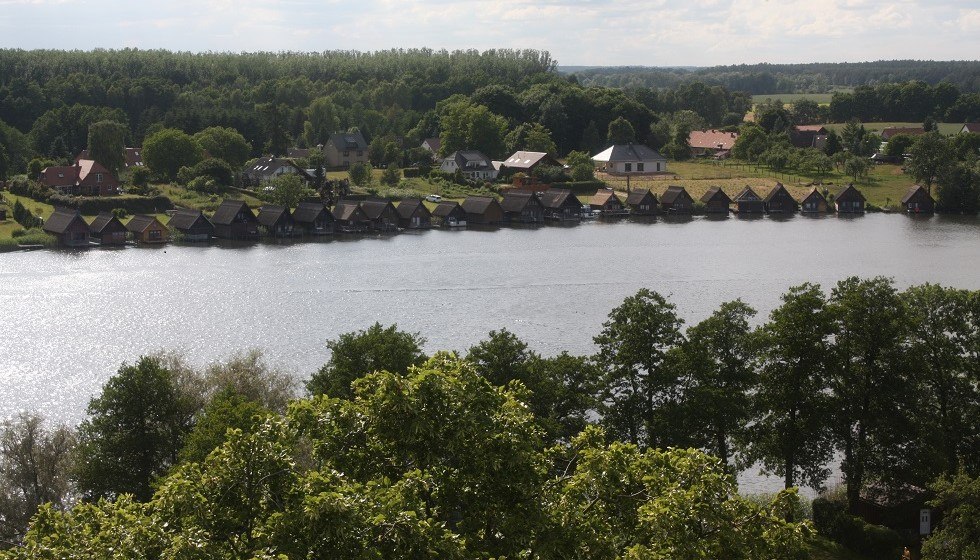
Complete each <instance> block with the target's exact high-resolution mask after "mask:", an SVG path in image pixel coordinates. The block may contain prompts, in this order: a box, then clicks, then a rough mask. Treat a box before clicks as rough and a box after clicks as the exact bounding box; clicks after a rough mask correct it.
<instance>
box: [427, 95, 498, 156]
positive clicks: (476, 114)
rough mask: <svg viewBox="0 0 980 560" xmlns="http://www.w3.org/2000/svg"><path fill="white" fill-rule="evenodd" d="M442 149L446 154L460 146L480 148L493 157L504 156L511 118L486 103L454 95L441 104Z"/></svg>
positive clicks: (440, 132)
mask: <svg viewBox="0 0 980 560" xmlns="http://www.w3.org/2000/svg"><path fill="white" fill-rule="evenodd" d="M439 114H440V117H439V139H440V146H439V153H440V155H443V156H446V155H449V154H451V153H453V152H455V151H457V150H479V151H480V152H482V153H484V154H486V155H487V156H489V157H491V158H496V157H503V155H504V154H505V152H506V151H507V146H506V144H505V139H504V138H505V136H506V134H507V129H508V125H507V119H505V118H503V117H501V116H500V115H497V114H494V113H493V112H491V111H490V109H487V108H486V107H485V106H483V105H473V104H471V103H470V102H469V101H466V100H464V99H459V98H450V99H449V100H446V101H444V102H442V103H441V104H440V107H439Z"/></svg>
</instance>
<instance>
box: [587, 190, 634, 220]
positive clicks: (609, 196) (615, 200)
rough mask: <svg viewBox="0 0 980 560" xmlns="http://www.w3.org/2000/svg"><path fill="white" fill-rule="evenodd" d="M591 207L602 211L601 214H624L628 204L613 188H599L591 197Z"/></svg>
mask: <svg viewBox="0 0 980 560" xmlns="http://www.w3.org/2000/svg"><path fill="white" fill-rule="evenodd" d="M589 207H590V208H592V209H593V210H598V211H599V212H601V216H624V215H626V206H624V205H623V201H622V200H621V199H620V198H619V197H618V196H617V195H616V192H615V191H613V190H612V189H599V190H597V191H596V193H595V194H594V195H592V198H591V199H589Z"/></svg>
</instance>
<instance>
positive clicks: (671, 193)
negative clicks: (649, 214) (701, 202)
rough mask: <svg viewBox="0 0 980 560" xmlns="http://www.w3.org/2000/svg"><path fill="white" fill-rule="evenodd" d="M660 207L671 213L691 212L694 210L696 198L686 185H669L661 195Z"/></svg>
mask: <svg viewBox="0 0 980 560" xmlns="http://www.w3.org/2000/svg"><path fill="white" fill-rule="evenodd" d="M660 209H661V210H663V211H664V212H666V213H669V214H690V213H692V212H694V199H693V198H691V195H690V194H688V193H687V191H686V190H685V189H684V187H677V186H671V187H667V190H665V191H664V194H663V196H661V197H660Z"/></svg>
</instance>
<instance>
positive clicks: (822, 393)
mask: <svg viewBox="0 0 980 560" xmlns="http://www.w3.org/2000/svg"><path fill="white" fill-rule="evenodd" d="M782 299H783V304H782V305H781V306H779V307H778V308H776V309H775V310H773V312H772V314H771V315H770V317H769V322H768V323H766V324H765V325H764V326H763V327H762V329H761V330H760V333H759V336H760V341H759V348H760V349H761V354H760V361H761V364H760V365H761V369H760V371H759V383H758V387H757V389H756V393H755V396H754V398H753V403H754V407H755V423H754V424H753V425H752V426H751V427H750V428H749V430H748V434H747V435H748V437H747V438H746V447H747V455H748V457H749V458H750V459H752V460H755V461H760V462H761V463H762V466H763V468H764V470H765V471H766V472H770V473H773V474H777V475H781V476H782V477H783V478H784V480H785V487H786V488H792V487H794V486H797V485H806V486H809V487H811V488H820V487H821V486H822V485H823V482H824V480H826V478H827V475H828V474H829V471H828V469H827V468H826V466H825V465H826V464H827V462H828V461H830V458H831V456H832V454H833V445H832V442H831V437H830V436H831V433H830V426H829V425H828V422H827V419H828V417H829V416H830V415H831V409H830V402H829V397H828V396H827V394H826V388H827V386H828V382H829V379H828V375H829V372H828V364H827V353H828V338H829V336H830V335H831V333H832V332H833V320H832V317H831V316H830V314H829V312H828V310H827V304H826V301H825V299H824V295H823V292H821V291H820V287H819V286H816V285H813V284H803V285H800V286H794V287H792V288H790V289H789V291H788V292H787V293H786V294H784V295H783V297H782Z"/></svg>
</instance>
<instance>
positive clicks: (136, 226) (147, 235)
mask: <svg viewBox="0 0 980 560" xmlns="http://www.w3.org/2000/svg"><path fill="white" fill-rule="evenodd" d="M126 229H128V230H129V232H130V233H131V234H133V240H134V241H136V242H137V243H166V242H167V240H168V239H169V238H170V230H169V229H167V226H165V225H163V224H162V223H160V220H158V219H156V217H155V216H147V215H145V214H137V215H135V216H133V217H132V218H130V219H129V221H128V222H126Z"/></svg>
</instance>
